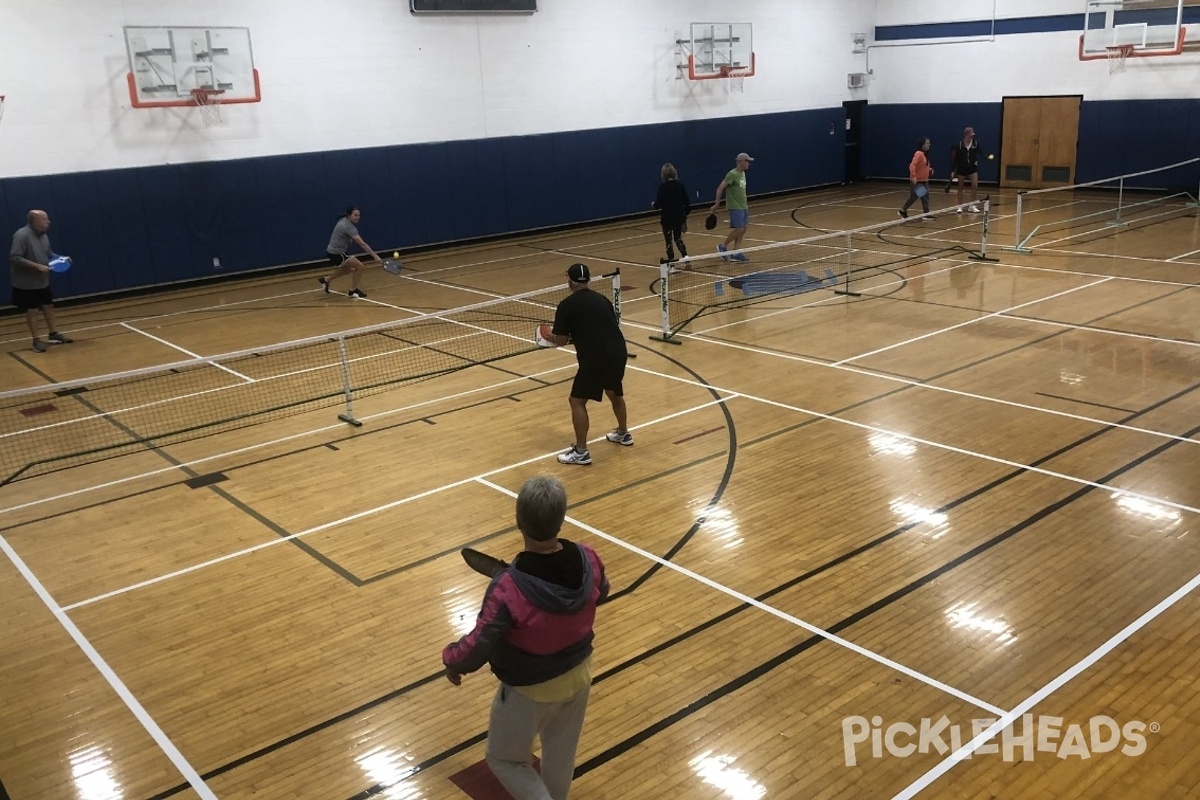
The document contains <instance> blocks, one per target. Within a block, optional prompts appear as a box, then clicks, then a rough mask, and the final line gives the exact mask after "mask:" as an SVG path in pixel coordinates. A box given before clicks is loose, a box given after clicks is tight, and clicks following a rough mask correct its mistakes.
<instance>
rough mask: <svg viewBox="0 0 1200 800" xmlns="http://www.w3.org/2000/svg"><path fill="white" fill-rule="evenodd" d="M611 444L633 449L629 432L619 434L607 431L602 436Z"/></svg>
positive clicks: (619, 432)
mask: <svg viewBox="0 0 1200 800" xmlns="http://www.w3.org/2000/svg"><path fill="white" fill-rule="evenodd" d="M604 438H605V439H608V440H609V441H610V442H612V443H613V444H623V445H625V446H626V447H633V434H632V433H630V432H629V431H625V432H624V433H621V431H609V432H608V433H606V434H605V435H604Z"/></svg>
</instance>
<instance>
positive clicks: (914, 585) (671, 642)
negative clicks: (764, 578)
mask: <svg viewBox="0 0 1200 800" xmlns="http://www.w3.org/2000/svg"><path fill="white" fill-rule="evenodd" d="M1052 335H1057V334H1052ZM906 388H907V387H906ZM1197 389H1200V384H1196V385H1193V386H1190V387H1187V388H1185V389H1183V390H1180V391H1179V392H1176V393H1175V394H1173V395H1170V396H1168V397H1166V398H1163V399H1162V400H1159V401H1157V402H1155V403H1153V404H1151V405H1149V406H1147V407H1146V408H1145V409H1143V410H1141V411H1138V412H1135V413H1133V414H1131V415H1130V416H1129V417H1128V418H1126V419H1123V420H1120V422H1119V423H1116V424H1128V423H1129V422H1131V421H1132V420H1134V419H1136V418H1137V417H1139V416H1143V415H1145V414H1148V413H1151V412H1153V411H1156V410H1158V409H1159V408H1162V407H1164V406H1166V405H1168V404H1170V403H1172V402H1175V401H1177V400H1179V399H1181V398H1183V397H1185V396H1186V395H1188V394H1191V393H1192V392H1194V391H1196V390H1197ZM897 391H902V390H897ZM815 422H816V420H806V421H805V422H803V423H798V425H797V426H793V427H799V426H802V425H810V424H815ZM1116 424H1111V425H1108V426H1105V427H1103V428H1099V429H1097V430H1095V431H1093V432H1091V433H1089V434H1087V435H1085V436H1083V437H1080V438H1079V439H1077V440H1075V441H1074V442H1071V443H1068V444H1066V445H1063V446H1062V447H1060V448H1058V449H1057V450H1055V451H1053V452H1051V453H1048V454H1046V455H1044V456H1042V457H1040V458H1039V459H1037V460H1036V461H1034V462H1032V463H1031V464H1030V465H1029V466H1031V467H1039V466H1041V465H1042V464H1045V463H1048V462H1049V461H1051V460H1053V459H1056V458H1059V457H1060V456H1062V455H1064V454H1066V453H1068V452H1070V451H1071V450H1074V449H1076V448H1078V447H1080V446H1082V445H1084V444H1087V443H1088V442H1091V441H1093V440H1094V439H1097V438H1099V437H1100V436H1103V435H1105V434H1106V433H1109V432H1111V431H1114V430H1119V429H1118V428H1117V427H1116ZM1197 430H1200V428H1198V429H1197ZM1193 433H1194V432H1193ZM1188 435H1189V436H1190V435H1193V434H1192V433H1189V434H1188ZM769 437H770V435H767V436H764V437H760V439H763V440H765V439H767V438H769ZM1180 443H1181V442H1180V441H1179V440H1172V441H1170V442H1166V443H1165V444H1164V445H1163V446H1162V447H1161V448H1159V451H1152V452H1151V453H1150V454H1148V455H1145V456H1142V457H1140V458H1139V459H1137V460H1135V461H1134V462H1130V463H1129V464H1127V465H1126V466H1125V467H1121V468H1119V469H1118V470H1116V471H1114V472H1113V473H1110V475H1109V476H1108V477H1107V478H1106V479H1105V480H1111V478H1112V477H1115V476H1116V475H1119V474H1121V473H1122V472H1124V471H1126V470H1127V469H1131V468H1133V467H1134V466H1136V465H1138V464H1140V463H1142V462H1143V461H1145V460H1148V459H1149V458H1150V457H1152V456H1153V455H1156V454H1157V453H1158V452H1160V451H1162V450H1165V449H1167V448H1169V447H1171V446H1174V445H1177V444H1180ZM1028 473H1029V470H1028V469H1026V468H1018V469H1013V470H1012V471H1011V472H1009V473H1007V474H1005V475H1002V476H1000V477H998V478H996V479H994V480H992V481H991V482H989V483H987V484H984V485H983V486H980V487H977V488H976V489H973V490H971V491H970V492H967V493H965V494H963V495H961V496H959V497H957V498H955V499H953V500H951V501H949V502H947V503H945V504H944V505H942V506H941V507H939V508H938V509H936V511H937V512H938V513H946V512H949V511H952V510H954V509H955V508H957V507H959V506H961V505H963V504H965V503H967V502H970V501H971V500H974V499H977V498H979V497H981V496H983V495H985V494H987V493H988V492H991V491H993V490H995V489H997V488H999V487H1001V486H1002V485H1004V484H1006V483H1008V482H1010V481H1012V480H1015V479H1016V478H1018V477H1021V476H1023V475H1026V474H1028ZM1102 482H1103V481H1097V483H1102ZM1094 488H1096V487H1091V486H1088V487H1083V489H1085V490H1091V489H1094ZM616 491H619V490H612V492H609V493H608V494H612V493H615V492H616ZM1084 494H1086V492H1084V491H1082V490H1081V491H1077V492H1075V493H1074V494H1073V495H1070V496H1069V497H1068V498H1066V499H1065V500H1060V501H1058V502H1057V503H1054V504H1051V505H1050V506H1047V507H1045V508H1043V509H1042V510H1041V511H1039V512H1035V513H1034V514H1033V515H1031V517H1030V518H1027V520H1026V521H1025V522H1022V523H1018V524H1017V525H1016V526H1013V528H1010V529H1009V531H1006V532H1003V533H1001V534H999V535H998V536H997V537H994V539H993V540H989V541H990V542H991V544H989V543H988V542H985V543H983V544H981V545H979V546H978V547H976V548H975V549H974V550H972V551H968V553H967V554H964V555H963V556H960V557H958V558H957V559H955V560H954V561H951V562H948V564H947V565H943V566H942V567H940V568H938V570H935V571H934V572H933V573H930V574H929V575H927V576H925V577H924V578H920V579H918V580H917V581H913V582H911V583H910V584H909V585H908V586H906V587H904V588H902V589H900V590H897V592H894V593H892V594H891V595H889V596H888V598H884V600H881V601H877V602H876V603H875V604H873V605H872V606H868V607H867V608H866V609H861V610H860V611H858V612H856V613H855V614H853V615H851V616H849V617H847V618H845V619H843V620H842V621H841V622H839V623H837V624H836V625H835V626H833V627H831V628H828V630H829V632H830V633H837V632H838V631H840V630H843V629H845V628H846V627H849V626H850V625H852V624H854V623H855V622H858V621H861V620H862V619H864V618H866V616H869V615H870V614H872V613H875V612H876V611H878V610H880V609H881V608H883V607H885V605H890V604H891V603H892V602H895V601H896V600H899V599H901V598H902V597H904V596H906V595H907V594H910V593H911V592H913V591H916V589H918V588H920V587H921V586H924V585H925V584H926V583H928V582H929V581H931V580H933V579H934V578H935V577H938V576H939V575H941V574H944V573H945V572H948V571H949V570H950V569H952V568H954V567H956V566H961V564H963V563H966V562H967V561H969V560H970V558H973V557H975V556H977V555H979V554H981V553H983V552H986V550H988V549H990V548H991V547H994V546H995V545H996V544H999V543H1000V542H1001V541H1003V540H1006V539H1007V538H1011V536H1013V535H1015V534H1016V533H1018V532H1019V531H1020V530H1024V529H1026V528H1028V527H1029V526H1030V525H1032V524H1033V521H1036V520H1034V518H1035V517H1036V518H1038V519H1040V518H1041V517H1044V516H1049V514H1051V513H1053V511H1052V510H1047V509H1051V508H1052V507H1053V508H1054V510H1057V508H1058V507H1060V506H1061V505H1063V504H1065V502H1066V501H1072V502H1073V500H1074V499H1078V497H1082V496H1084ZM593 499H594V498H593ZM919 524H920V523H917V522H912V523H908V524H905V525H902V526H899V527H897V528H895V529H893V530H892V531H889V532H887V533H885V534H882V535H880V536H878V537H876V538H875V539H872V540H871V541H869V542H866V543H864V544H862V545H860V546H858V547H856V548H854V549H852V550H850V551H847V552H845V553H843V554H841V555H838V556H836V557H834V558H832V559H830V560H829V561H827V562H825V563H823V564H821V565H820V566H818V567H815V568H814V569H812V570H809V571H807V572H805V573H803V574H801V575H798V576H796V577H794V578H791V579H789V580H788V581H786V582H784V583H782V584H780V585H778V586H776V587H774V588H772V589H770V590H768V591H766V592H763V593H762V594H760V595H758V596H757V597H756V598H755V599H756V600H758V601H759V602H766V601H767V600H769V599H770V598H772V597H774V596H776V595H778V594H780V593H782V592H784V591H787V590H789V589H792V588H794V587H796V586H798V585H800V584H802V583H804V582H805V581H808V580H811V579H812V578H814V577H816V576H818V575H821V574H823V573H825V572H828V571H829V570H831V569H834V568H835V567H837V566H840V565H842V564H844V563H846V562H848V561H850V560H852V559H854V558H857V557H858V556H861V555H863V554H865V553H868V552H869V551H871V550H873V549H875V548H877V547H879V546H880V545H882V544H884V543H886V542H889V541H891V540H893V539H895V538H897V537H899V536H901V535H902V534H904V533H906V532H908V531H909V530H912V529H913V528H915V527H917V526H918V525H919ZM654 566H655V568H658V567H659V565H658V564H655V565H654ZM885 601H886V603H885ZM752 608H753V606H751V605H749V604H747V603H742V604H740V605H738V606H735V607H734V608H731V609H729V610H727V611H725V612H723V613H722V614H720V615H717V616H715V617H712V618H710V619H708V620H706V621H704V622H702V623H699V624H697V625H696V626H694V627H692V628H690V629H688V630H686V631H682V632H680V633H679V634H677V635H676V636H674V637H672V638H670V639H668V640H665V641H663V642H661V643H659V644H657V645H655V646H653V647H651V648H649V649H647V650H646V651H643V652H642V653H639V654H638V655H636V656H634V657H632V658H630V659H628V660H626V661H625V662H622V663H621V664H617V665H615V666H613V667H611V668H609V669H608V670H605V671H604V672H602V673H600V674H598V675H597V676H596V677H595V678H594V679H593V683H600V682H602V681H604V680H607V679H609V678H611V677H614V676H615V675H617V674H619V673H621V672H624V671H625V670H627V669H629V668H631V667H633V666H635V665H637V664H639V663H642V662H644V661H646V660H647V659H649V658H651V657H653V656H655V655H658V654H660V653H662V652H665V651H666V650H668V649H670V648H671V647H674V646H676V645H678V644H681V643H683V642H685V641H687V640H688V639H691V638H692V637H694V636H696V635H698V634H700V633H703V632H704V631H707V630H709V629H710V628H713V627H715V626H717V625H719V624H720V623H722V622H725V621H727V620H729V619H731V618H733V617H735V616H737V615H739V614H741V613H743V612H745V611H748V610H750V609H752ZM821 641H824V637H821V636H816V635H814V636H811V637H809V639H807V640H806V641H805V642H802V643H801V644H800V645H797V646H796V647H793V648H791V649H790V650H788V651H785V653H783V654H780V655H779V656H776V657H775V658H773V659H771V660H769V661H768V662H765V664H764V665H759V667H756V668H755V669H754V670H751V671H750V672H749V673H746V675H743V676H742V677H741V678H738V679H735V680H734V681H731V682H730V683H728V684H726V686H725V687H722V689H723V690H724V693H723V694H719V693H720V692H722V689H718V690H714V692H713V693H710V695H708V696H706V697H705V698H701V700H698V701H696V702H695V703H693V704H691V705H689V706H687V707H686V708H685V709H682V710H681V711H679V712H676V713H675V714H673V715H671V717H668V718H667V720H669V721H668V722H666V724H664V721H660V722H658V723H655V725H652V726H650V727H649V728H647V729H644V730H643V731H641V732H639V733H638V734H635V737H640V738H639V739H638V742H633V743H631V744H629V745H628V746H627V747H623V746H622V745H623V744H624V743H621V744H618V745H614V746H613V747H612V748H609V749H608V750H606V751H605V753H606V754H607V759H606V760H610V759H611V758H615V757H616V756H618V755H620V754H621V753H623V752H625V751H626V750H628V749H629V748H630V747H633V746H635V745H636V744H637V743H639V742H640V741H644V740H645V739H647V738H649V737H650V736H652V735H654V733H657V732H660V731H661V730H665V729H666V728H667V727H670V725H671V724H674V723H675V722H678V721H680V720H682V719H685V718H686V717H687V715H688V714H690V713H695V711H698V710H700V709H702V708H704V707H706V706H707V705H710V704H711V703H713V702H715V701H716V700H718V699H720V697H722V696H724V694H729V693H731V692H733V691H736V689H738V688H741V687H742V686H744V685H746V684H747V683H749V682H751V681H752V680H754V679H755V678H757V677H761V675H763V674H766V672H769V671H770V669H773V668H774V667H775V666H778V665H779V664H782V663H786V661H787V660H788V659H790V658H793V657H795V656H796V655H798V654H800V653H801V652H804V650H807V649H808V648H810V647H812V646H813V645H815V644H818V643H819V642H821ZM780 659H782V660H780ZM764 669H765V670H766V671H762V670H764ZM748 676H749V677H748ZM441 677H442V673H441V672H437V673H433V674H430V675H427V676H425V677H423V678H421V679H419V680H417V681H415V682H413V683H410V684H408V687H405V688H402V689H398V690H396V691H394V692H390V693H388V694H387V695H384V696H382V697H380V698H376V699H375V700H371V701H368V702H366V703H363V704H361V705H359V706H358V707H357V708H356V709H355V712H354V713H362V712H364V711H367V710H370V709H372V708H375V707H378V706H380V705H384V704H386V703H388V702H390V701H392V700H395V699H396V698H397V697H399V696H400V695H401V694H403V693H406V692H407V691H409V690H411V689H412V688H416V687H419V686H424V685H426V684H428V683H431V682H434V681H436V680H438V679H440V678H441ZM697 704H701V705H697ZM685 712H686V713H685ZM350 713H351V712H346V714H340V715H338V716H337V717H334V718H331V719H330V720H326V721H323V722H320V723H317V724H316V725H313V726H312V727H310V728H308V729H306V730H305V731H302V732H300V733H298V734H295V735H294V736H291V737H288V738H287V739H285V740H281V741H280V742H275V743H273V744H270V745H267V746H266V747H264V748H262V749H260V750H258V751H255V752H254V753H251V754H248V755H247V756H244V757H242V758H240V759H238V760H237V761H235V762H230V763H228V764H225V765H223V766H221V767H218V768H216V769H215V770H213V771H211V772H208V773H205V774H204V775H202V776H201V777H202V778H203V779H204V780H209V779H211V778H215V777H218V776H220V775H222V774H224V773H226V772H229V771H230V770H232V769H235V768H236V767H240V766H243V765H245V764H246V763H249V762H251V761H253V760H255V759H256V758H258V757H261V756H264V755H267V754H268V753H271V752H274V751H276V750H278V749H280V748H281V747H283V746H285V745H286V744H292V743H294V742H296V741H298V740H300V739H303V738H305V737H306V736H309V735H313V734H316V733H319V732H321V731H323V730H326V729H327V728H329V727H331V726H333V725H334V724H336V723H337V722H341V721H344V720H345V719H346V717H347V714H350ZM486 738H487V733H486V731H484V732H482V733H479V734H476V735H474V736H472V737H470V738H469V739H467V740H465V741H463V742H460V743H458V744H456V745H454V746H452V747H450V748H448V749H446V750H444V751H442V752H440V753H438V754H436V755H434V756H431V757H430V758H427V759H425V760H423V761H421V762H420V763H419V764H417V765H415V766H414V767H412V768H411V772H410V775H412V774H416V773H418V772H420V771H422V770H427V769H429V768H431V767H433V766H435V765H437V764H439V763H441V762H442V761H444V760H446V759H447V758H450V757H452V756H453V755H456V754H457V753H460V752H462V751H463V750H465V749H468V748H469V747H471V746H473V745H475V744H478V743H480V742H482V741H484V740H485V739H486ZM631 738H633V737H631ZM628 741H629V740H626V742H628ZM602 755H603V754H602ZM598 758H599V756H597V757H595V758H593V759H589V761H588V762H585V763H584V764H583V765H580V766H579V767H578V768H577V769H576V776H577V777H578V776H581V775H583V774H585V771H586V770H585V769H584V768H585V767H586V768H587V770H590V769H594V768H596V767H598V766H600V765H601V764H602V763H603V762H601V761H597V759H598ZM187 788H188V785H187V784H182V785H179V786H175V787H173V788H172V789H169V790H167V791H166V792H164V793H161V794H158V795H155V796H154V797H153V798H151V800H160V799H161V798H166V797H170V796H172V795H174V794H177V793H179V792H182V791H184V790H186V789H187ZM388 788H389V786H384V785H376V786H373V787H370V788H369V789H367V790H364V792H361V793H359V794H357V795H354V800H359V799H360V798H361V799H362V800H365V798H368V797H372V796H374V795H376V794H379V793H381V792H383V791H386V790H387V789H388Z"/></svg>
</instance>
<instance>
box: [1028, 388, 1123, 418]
mask: <svg viewBox="0 0 1200 800" xmlns="http://www.w3.org/2000/svg"><path fill="white" fill-rule="evenodd" d="M1034 394H1036V395H1038V396H1040V397H1049V398H1052V399H1054V400H1066V401H1067V402H1068V403H1079V404H1080V405H1085V406H1093V407H1095V408H1107V409H1108V410H1109V411H1120V412H1122V413H1124V414H1132V413H1133V409H1131V408H1122V407H1121V406H1110V405H1105V404H1104V403H1093V402H1091V401H1090V400H1080V399H1079V398H1077V397H1063V396H1062V395H1061V394H1050V393H1049V392H1034Z"/></svg>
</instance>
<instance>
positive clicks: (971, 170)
mask: <svg viewBox="0 0 1200 800" xmlns="http://www.w3.org/2000/svg"><path fill="white" fill-rule="evenodd" d="M976 172H979V165H978V164H976V165H974V166H968V167H963V168H962V169H956V170H955V171H954V174H955V175H958V176H959V177H962V178H969V177H971V176H972V175H974V174H975V173H976Z"/></svg>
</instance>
